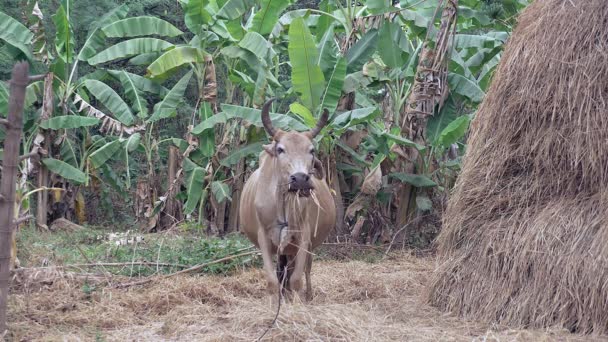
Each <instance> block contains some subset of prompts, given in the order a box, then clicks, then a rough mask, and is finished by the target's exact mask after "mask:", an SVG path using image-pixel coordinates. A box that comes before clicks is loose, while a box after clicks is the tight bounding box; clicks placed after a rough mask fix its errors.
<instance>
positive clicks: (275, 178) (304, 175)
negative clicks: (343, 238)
mask: <svg viewBox="0 0 608 342" xmlns="http://www.w3.org/2000/svg"><path fill="white" fill-rule="evenodd" d="M273 100H274V99H273ZM273 100H269V101H268V102H266V103H265V104H264V106H263V107H262V123H263V126H264V129H265V130H266V132H267V133H268V135H269V136H270V137H271V139H272V141H271V143H270V144H268V145H264V150H263V151H262V152H261V154H260V159H259V168H258V169H257V170H255V171H254V172H253V173H252V174H251V177H249V179H248V180H247V182H246V183H245V186H244V187H243V192H242V195H241V201H240V209H239V219H240V222H241V229H242V231H243V232H244V233H245V235H246V236H247V237H248V238H249V240H251V242H252V243H253V244H255V245H256V246H257V247H258V248H260V250H261V253H262V259H263V261H264V271H265V273H266V277H267V281H268V288H267V289H268V291H269V292H270V293H277V292H278V291H279V289H282V288H283V286H282V285H283V284H284V285H285V286H284V288H285V289H286V290H288V291H289V292H290V293H292V294H296V295H297V296H298V297H300V296H301V290H302V282H303V281H302V275H303V273H304V274H305V276H306V293H305V295H306V300H307V301H310V300H311V299H312V285H311V281H310V270H311V267H312V250H313V249H314V248H315V247H318V246H319V245H320V244H321V243H322V242H323V241H324V240H325V238H326V237H327V235H328V234H329V232H330V231H331V229H333V228H334V226H335V223H336V207H335V203H334V199H333V197H332V195H331V192H330V190H329V187H328V185H327V182H326V181H325V175H324V171H323V165H322V163H321V162H320V161H319V159H317V158H316V157H315V148H314V145H313V139H314V138H315V136H317V135H318V134H319V132H320V131H321V130H322V129H323V127H324V126H325V125H327V120H328V116H329V113H328V111H327V109H325V110H324V111H323V114H322V115H321V117H320V118H319V121H318V122H317V124H316V126H315V127H314V128H313V129H311V130H310V131H307V132H295V131H283V130H280V129H275V128H274V127H273V125H272V122H271V120H270V115H269V109H270V105H271V104H272V101H273ZM274 255H277V268H276V270H275V269H274V268H273V261H272V257H273V256H274ZM279 281H280V283H279ZM279 286H281V287H279Z"/></svg>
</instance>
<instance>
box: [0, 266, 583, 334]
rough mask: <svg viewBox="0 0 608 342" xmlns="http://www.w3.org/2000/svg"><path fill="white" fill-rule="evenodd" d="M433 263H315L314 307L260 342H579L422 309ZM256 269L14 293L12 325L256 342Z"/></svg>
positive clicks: (36, 330) (266, 317)
mask: <svg viewBox="0 0 608 342" xmlns="http://www.w3.org/2000/svg"><path fill="white" fill-rule="evenodd" d="M432 267H433V260H432V259H430V258H417V257H414V256H411V255H409V254H402V255H399V256H396V257H393V258H392V260H386V261H383V262H381V263H376V264H370V263H365V262H361V261H348V262H337V261H322V262H318V263H316V264H315V265H314V266H313V289H314V291H315V298H314V300H313V302H312V303H311V304H307V305H305V304H287V305H283V306H282V309H281V313H280V316H279V319H278V320H277V323H276V326H275V327H274V328H273V329H272V330H271V331H270V332H269V333H268V334H267V335H266V338H265V339H264V340H266V341H270V340H272V341H472V340H475V341H532V340H534V341H543V340H544V341H549V340H572V341H575V340H577V339H578V340H581V341H582V340H583V339H582V338H580V337H577V336H575V335H570V334H568V333H566V332H563V331H561V332H560V331H557V330H548V331H525V330H506V331H505V330H499V328H498V327H496V326H488V325H484V324H478V323H473V322H470V321H465V320H460V319H457V318H455V317H452V316H449V315H445V314H442V313H440V312H439V311H438V310H437V309H434V308H432V307H430V306H428V305H426V304H424V303H423V302H422V297H421V293H423V292H424V289H425V284H426V283H427V276H428V275H429V274H430V271H431V269H432ZM263 279H264V277H263V274H262V271H261V270H258V269H250V270H245V271H240V272H238V273H237V274H236V275H234V276H230V277H223V276H188V275H185V276H179V277H176V278H171V279H160V278H159V279H158V281H155V282H153V283H151V284H148V285H146V286H142V287H134V288H130V289H111V288H109V287H100V288H98V289H97V290H96V291H94V292H92V293H91V294H90V295H87V294H86V293H84V292H83V291H82V289H81V284H82V280H80V281H78V280H76V279H75V278H73V277H59V278H56V280H55V281H54V282H53V284H50V285H47V286H43V287H42V288H35V289H34V288H31V287H30V290H29V291H25V290H24V289H25V287H23V286H21V287H19V288H18V290H17V292H16V293H15V294H14V295H12V296H11V301H10V317H9V318H10V327H11V330H12V331H13V332H14V339H15V340H27V341H60V340H67V341H90V340H95V339H98V340H107V341H126V340H138V341H159V340H163V341H178V340H179V341H193V340H196V341H253V340H255V339H256V338H257V337H258V336H260V335H261V334H262V332H263V331H264V330H265V329H266V328H267V327H268V325H269V324H270V322H271V321H272V318H273V317H274V314H275V308H274V307H271V306H270V297H269V296H268V295H267V294H266V292H265V282H264V280H263Z"/></svg>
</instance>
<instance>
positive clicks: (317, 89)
mask: <svg viewBox="0 0 608 342" xmlns="http://www.w3.org/2000/svg"><path fill="white" fill-rule="evenodd" d="M318 56H319V53H318V51H317V47H316V45H315V42H314V38H313V36H312V34H311V33H310V31H309V30H308V27H306V25H305V24H304V20H303V19H302V18H297V19H295V20H293V21H292V22H291V25H290V26H289V60H290V61H291V68H292V71H291V78H292V83H293V87H294V90H295V91H296V92H298V93H299V94H300V97H301V99H302V103H303V104H304V105H305V106H306V107H307V108H308V109H309V110H310V111H311V112H314V111H315V110H316V109H317V108H318V107H319V104H320V101H321V95H322V94H323V88H324V85H325V79H324V77H323V73H322V72H321V67H320V66H319V64H318V59H319V57H318Z"/></svg>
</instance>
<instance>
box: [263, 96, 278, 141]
mask: <svg viewBox="0 0 608 342" xmlns="http://www.w3.org/2000/svg"><path fill="white" fill-rule="evenodd" d="M274 100H275V99H270V100H268V102H266V103H264V106H263V107H262V124H264V129H266V132H267V133H268V135H270V137H272V138H274V136H275V135H276V134H277V130H276V129H275V128H274V127H273V126H272V121H270V113H269V112H270V105H271V104H272V101H274Z"/></svg>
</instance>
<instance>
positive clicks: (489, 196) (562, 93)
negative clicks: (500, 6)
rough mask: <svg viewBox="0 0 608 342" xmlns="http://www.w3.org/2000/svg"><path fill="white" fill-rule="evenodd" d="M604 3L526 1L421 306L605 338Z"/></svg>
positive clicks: (607, 131)
mask: <svg viewBox="0 0 608 342" xmlns="http://www.w3.org/2000/svg"><path fill="white" fill-rule="evenodd" d="M607 184H608V6H607V5H606V0H569V1H564V0H538V1H536V2H534V3H533V4H532V5H531V6H529V7H528V8H527V9H526V10H525V11H524V13H523V14H522V15H521V17H520V19H519V23H518V26H517V28H516V30H515V31H514V32H513V35H512V37H511V38H510V40H509V42H508V44H507V46H506V49H505V52H504V54H503V56H502V59H501V62H500V64H499V67H498V69H497V72H496V75H495V77H494V79H493V82H492V86H491V88H490V90H489V91H488V94H487V97H486V99H485V100H484V102H483V104H482V106H481V107H480V109H479V112H478V114H477V117H476V118H475V120H474V123H473V128H472V133H471V139H470V145H469V148H468V152H467V155H466V157H465V162H464V165H463V172H462V174H461V175H460V178H459V180H458V184H457V187H456V190H455V192H454V194H453V196H452V198H451V199H450V203H449V206H448V210H447V213H446V215H445V217H444V230H443V231H442V233H441V234H440V236H439V239H438V240H439V253H440V260H441V264H440V265H439V267H438V269H437V271H436V276H435V277H434V279H433V280H432V284H431V288H430V291H429V301H430V303H431V304H433V305H435V306H437V307H439V308H441V309H443V310H445V311H449V312H455V313H459V314H461V315H463V316H465V317H468V318H473V319H480V320H484V321H490V322H499V323H501V324H509V325H511V326H514V327H547V326H562V327H565V328H566V329H569V330H571V331H576V332H580V333H599V334H606V333H608V187H607Z"/></svg>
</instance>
